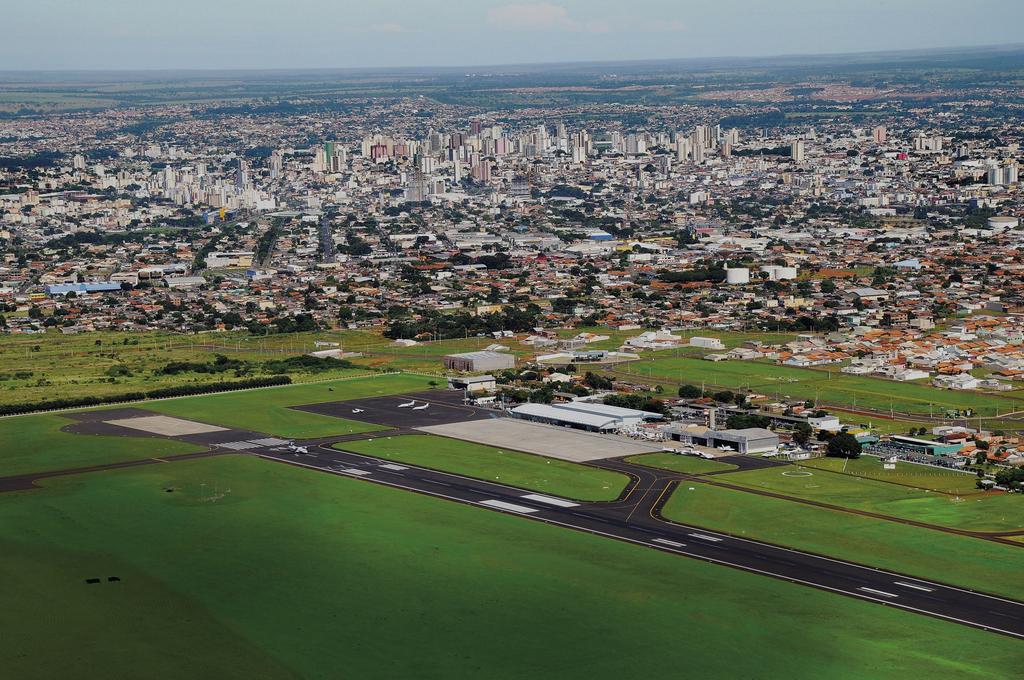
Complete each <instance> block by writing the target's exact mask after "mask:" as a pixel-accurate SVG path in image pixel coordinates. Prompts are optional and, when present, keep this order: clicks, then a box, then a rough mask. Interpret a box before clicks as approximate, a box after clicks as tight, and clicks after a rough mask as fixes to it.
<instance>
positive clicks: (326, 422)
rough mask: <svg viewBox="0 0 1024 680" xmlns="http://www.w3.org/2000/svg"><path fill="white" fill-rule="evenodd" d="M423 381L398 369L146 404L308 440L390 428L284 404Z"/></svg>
mask: <svg viewBox="0 0 1024 680" xmlns="http://www.w3.org/2000/svg"><path fill="white" fill-rule="evenodd" d="M428 382H429V379H428V378H424V377H421V376H413V375H404V374H400V373H399V374H390V375H378V376H374V377H369V378H354V379H351V380H336V381H331V382H324V383H309V384H305V385H287V386H284V387H271V388H265V389H258V390H248V391H242V392H227V393H223V394H210V395H203V396H199V397H184V398H181V399H168V400H163V401H155V402H150V403H147V404H146V408H148V409H150V410H152V411H159V412H160V413H165V414H167V415H171V416H177V417H178V418H186V419H191V420H198V421H201V422H205V423H213V424H214V425H222V426H224V427H237V428H240V429H244V430H254V431H256V432H264V433H266V434H273V435H277V436H279V437H295V438H303V439H309V438H313V437H327V436H331V435H338V434H349V433H352V432H375V431H377V430H386V429H389V428H387V427H384V426H381V425H373V424H370V423H364V422H360V421H355V420H347V419H344V418H333V417H330V416H322V415H318V414H316V413H309V412H306V411H297V410H295V409H290V408H288V407H289V406H301V405H303V404H315V403H323V402H327V401H341V400H344V399H359V398H363V397H376V396H381V395H384V394H398V393H401V392H418V391H421V390H425V389H428V384H427V383H428Z"/></svg>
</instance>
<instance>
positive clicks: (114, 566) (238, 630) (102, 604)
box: [0, 456, 1024, 680]
mask: <svg viewBox="0 0 1024 680" xmlns="http://www.w3.org/2000/svg"><path fill="white" fill-rule="evenodd" d="M46 485H47V488H46V489H44V490H39V491H32V492H24V493H17V494H5V495H3V496H0V550H2V552H3V555H4V559H3V560H0V578H2V579H3V582H4V583H5V585H6V592H7V593H8V594H7V596H6V597H5V600H4V607H3V608H2V609H0V630H2V631H3V633H4V649H5V652H6V653H5V662H4V663H5V669H6V670H5V674H6V675H8V676H10V677H13V678H25V679H33V678H40V679H42V678H53V677H76V676H81V675H82V674H83V673H92V670H94V669H102V674H103V675H104V676H105V677H111V678H117V677H139V676H140V675H144V676H145V677H147V678H181V677H217V678H256V677H258V678H291V677H307V678H320V677H322V678H333V677H352V678H412V677H415V678H463V677H484V678H496V679H497V678H523V677H534V678H556V677H557V678H588V679H593V678H615V679H617V680H618V679H621V678H631V677H644V676H646V675H655V674H660V675H664V674H665V670H666V669H680V670H679V672H680V673H685V674H686V675H687V676H693V677H736V678H740V677H743V678H774V677H788V678H820V677H821V675H822V672H823V669H827V674H828V676H829V677H830V678H840V679H850V680H853V679H857V680H859V679H861V678H865V677H870V678H879V679H886V678H893V679H902V678H903V677H905V676H906V675H907V674H908V673H917V674H928V675H931V676H934V677H942V678H954V677H955V678H992V679H996V678H1006V677H1013V676H1015V675H1016V674H1017V673H1018V671H1019V668H1020V659H1021V658H1022V655H1024V643H1021V642H1019V641H1016V640H1011V639H1007V638H1004V637H999V636H996V635H994V634H990V633H985V632H983V631H979V630H974V629H970V628H965V627H960V626H957V625H955V624H952V623H947V622H944V621H939V620H935V619H931V618H928V617H923V616H917V615H915V614H911V613H908V612H902V611H899V610H895V609H891V608H886V607H881V606H878V605H875V604H872V603H867V602H860V601H856V600H852V599H847V598H843V597H839V596H836V595H832V594H829V593H825V592H821V591H817V590H814V589H810V588H804V587H801V586H798V585H794V584H790V583H786V582H782V581H777V580H771V579H767V578H764V577H761V576H757V575H753V574H748V573H745V572H741V571H734V570H729V569H727V568H725V567H719V566H715V565H710V564H705V563H703V562H699V561H695V560H689V559H686V558H681V557H677V556H673V555H667V554H664V553H660V552H658V551H654V550H649V549H644V548H640V547H637V546H633V545H629V544H626V543H621V542H617V541H612V540H608V539H603V538H600V537H597V536H592V535H588V534H583V533H579V532H573V531H567V530H564V529H561V528H558V527H551V526H547V525H544V524H541V523H537V522H531V521H529V520H525V519H523V518H519V517H512V516H508V515H503V514H499V513H494V512H490V511H487V510H482V509H478V508H472V507H467V506H463V505H458V504H454V503H448V502H444V501H439V500H436V499H432V498H427V497H424V496H420V495H417V494H412V493H406V492H403V491H399V490H394V489H388V488H383V487H379V486H374V485H372V484H368V483H365V482H360V481H357V480H349V479H342V478H337V477H333V476H329V475H323V474H319V473H316V472H312V471H308V470H302V469H298V468H294V467H289V466H285V465H280V464H276V463H272V462H269V461H264V460H259V459H255V458H251V457H242V456H226V457H219V458H212V459H204V460H198V461H191V462H188V463H174V464H170V465H154V466H150V467H146V468H134V469H130V470H117V471H110V472H104V473H96V474H91V475H82V476H78V477H71V478H61V479H55V480H48V481H47V483H46ZM167 489H174V491H173V493H167V492H166V490H167ZM126 508H130V509H131V511H130V512H125V509H126ZM1004 571H1006V572H1010V571H1011V570H1010V569H1008V568H1005V567H1004ZM1009 575H1010V574H1009V573H1008V574H1007V576H1009ZM110 576H116V577H119V578H120V579H121V580H120V581H118V582H108V581H107V580H106V579H107V578H108V577H110ZM87 578H100V579H102V582H101V583H98V584H94V585H87V584H85V583H84V579H87ZM951 640H955V641H956V642H955V644H949V641H951ZM737 645H742V653H737V649H738V647H737ZM86 669H90V670H86Z"/></svg>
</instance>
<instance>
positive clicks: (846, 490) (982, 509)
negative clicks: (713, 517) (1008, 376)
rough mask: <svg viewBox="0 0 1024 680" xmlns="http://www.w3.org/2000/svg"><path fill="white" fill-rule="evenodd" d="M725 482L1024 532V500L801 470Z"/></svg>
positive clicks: (741, 475) (743, 475) (950, 523)
mask: <svg viewBox="0 0 1024 680" xmlns="http://www.w3.org/2000/svg"><path fill="white" fill-rule="evenodd" d="M879 467H881V465H879ZM783 473H785V474H783ZM964 476H965V477H966V478H967V479H971V477H970V476H969V475H964ZM908 479H913V480H915V481H918V480H920V479H921V477H920V475H919V473H914V476H913V477H909V478H908ZM724 481H727V482H728V483H730V484H736V485H739V486H745V487H749V488H752V489H766V490H768V491H774V492H776V493H781V494H785V495H787V496H793V497H795V498H805V499H808V500H812V501H821V502H823V503H830V504H833V505H838V506H842V507H844V508H853V509H855V510H867V511H869V512H875V513H880V514H883V515H887V516H890V517H899V518H903V519H911V520H916V521H918V522H927V523H929V524H937V525H939V526H947V527H955V528H959V529H971V530H977V531H1012V530H1016V529H1024V499H1022V498H1021V497H1020V496H1017V495H1010V494H998V495H997V494H991V493H985V494H977V493H973V492H972V493H971V495H968V496H963V497H960V496H950V495H946V494H938V493H931V492H930V491H928V490H925V489H918V488H910V487H905V486H899V485H897V484H889V483H886V482H881V481H877V480H876V479H869V478H867V477H855V476H852V475H842V474H838V473H836V472H829V471H827V470H821V469H816V468H815V469H810V468H801V467H799V466H787V467H785V468H782V469H781V471H780V468H766V469H763V470H748V471H746V472H737V473H736V474H731V475H729V478H728V479H727V480H724Z"/></svg>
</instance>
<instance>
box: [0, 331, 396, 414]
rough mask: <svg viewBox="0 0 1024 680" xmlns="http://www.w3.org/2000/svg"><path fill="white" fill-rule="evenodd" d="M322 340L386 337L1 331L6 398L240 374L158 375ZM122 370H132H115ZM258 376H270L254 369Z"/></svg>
mask: <svg viewBox="0 0 1024 680" xmlns="http://www.w3.org/2000/svg"><path fill="white" fill-rule="evenodd" d="M317 340H324V341H330V342H338V343H340V344H341V345H342V347H344V348H345V349H352V348H354V347H369V346H371V345H372V344H374V343H376V344H381V343H384V342H386V340H385V339H384V338H382V337H381V336H380V335H378V334H376V333H370V332H365V331H337V332H331V331H320V332H317V333H295V334H288V335H273V336H267V337H253V336H250V335H248V334H246V333H239V332H232V333H218V334H209V335H203V336H180V335H173V334H170V333H164V332H160V331H154V332H148V333H121V332H96V333H83V334H80V335H63V334H60V333H56V332H51V333H46V334H44V335H33V336H18V335H3V334H0V367H2V368H0V404H7V403H20V402H30V401H38V400H43V399H49V398H53V396H54V394H60V395H61V396H64V397H77V396H86V395H89V396H106V395H116V394H125V393H128V392H137V391H147V390H153V389H158V388H163V387H171V386H176V385H191V384H204V383H210V382H217V381H220V380H235V379H236V378H235V376H234V373H233V372H226V373H188V372H186V373H180V374H177V375H163V374H155V373H154V371H155V370H156V369H159V368H162V367H163V366H165V365H166V364H167V363H169V362H172V361H189V362H199V363H207V362H211V361H213V359H214V358H215V357H216V355H218V354H223V355H225V356H228V357H230V358H232V359H240V360H244V361H247V362H250V363H251V364H253V366H254V368H255V369H258V368H259V365H260V364H261V363H262V362H265V361H269V360H272V359H282V358H286V357H289V356H295V355H299V354H303V353H305V352H309V351H311V350H313V349H314V348H315V347H314V343H315V342H316V341H317ZM114 368H118V369H123V370H125V371H127V375H113V376H112V375H110V374H109V373H108V371H110V370H111V369H114ZM366 372H367V371H366V369H331V370H328V371H323V372H317V373H310V372H303V371H299V372H295V373H292V374H290V375H291V377H292V380H293V381H295V382H304V381H309V380H318V379H324V378H341V377H346V376H350V375H355V374H360V373H366ZM254 375H265V374H264V373H262V372H260V371H259V370H255V373H254Z"/></svg>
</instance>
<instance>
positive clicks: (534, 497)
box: [523, 493, 579, 508]
mask: <svg viewBox="0 0 1024 680" xmlns="http://www.w3.org/2000/svg"><path fill="white" fill-rule="evenodd" d="M523 498H525V499H526V500H528V501H537V502H538V503H547V504H548V505H557V506H558V507H560V508H575V507H577V506H579V503H570V502H569V501H566V500H562V499H561V498H552V497H551V496H542V495H540V494H539V493H528V494H526V495H525V496H523Z"/></svg>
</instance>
